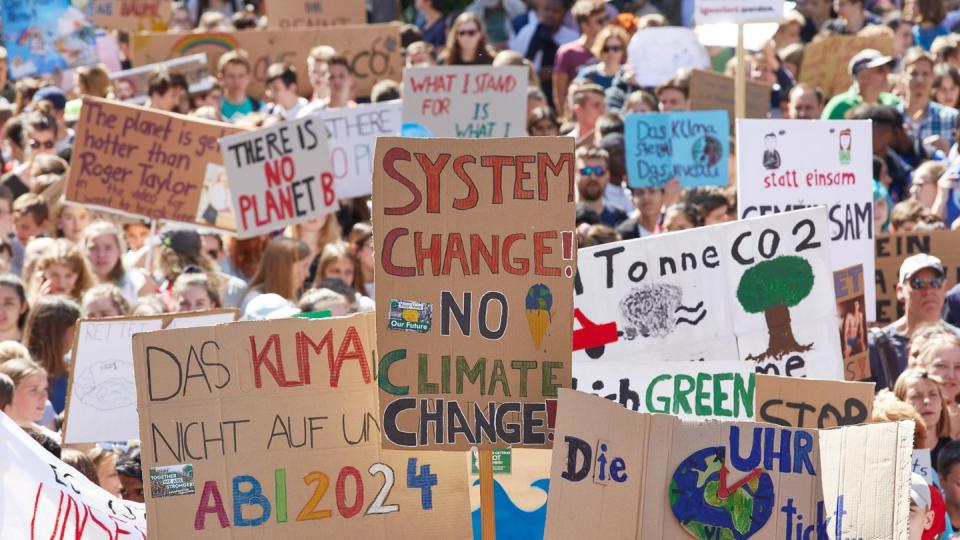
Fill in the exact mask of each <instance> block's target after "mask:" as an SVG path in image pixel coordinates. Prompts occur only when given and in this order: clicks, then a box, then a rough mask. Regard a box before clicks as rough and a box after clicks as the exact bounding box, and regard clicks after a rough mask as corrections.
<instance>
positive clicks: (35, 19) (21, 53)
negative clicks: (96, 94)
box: [0, 0, 98, 79]
mask: <svg viewBox="0 0 960 540" xmlns="http://www.w3.org/2000/svg"><path fill="white" fill-rule="evenodd" d="M0 13H2V14H3V18H2V21H0V22H2V23H3V24H0V31H2V40H0V41H2V44H3V46H4V47H5V48H6V49H7V66H8V68H9V70H10V73H9V75H10V78H11V79H20V78H23V77H34V76H38V75H45V74H49V73H58V72H60V71H63V70H66V69H68V68H74V67H78V66H85V65H89V64H96V63H97V61H98V59H97V54H96V49H95V43H94V42H95V38H96V27H95V26H94V24H93V22H92V21H90V20H89V19H88V18H87V17H86V15H85V14H84V12H83V11H81V10H80V9H78V8H77V7H75V6H74V2H72V1H71V0H41V1H35V2H23V1H20V0H0Z"/></svg>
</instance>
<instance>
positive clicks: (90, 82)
mask: <svg viewBox="0 0 960 540" xmlns="http://www.w3.org/2000/svg"><path fill="white" fill-rule="evenodd" d="M74 73H76V74H77V79H78V80H79V81H80V85H81V88H82V90H81V89H80V88H78V89H77V90H78V93H81V94H83V95H87V96H95V97H98V98H105V97H107V95H108V94H109V93H110V92H111V91H112V87H111V85H110V74H109V73H107V70H106V68H105V67H104V66H103V65H102V64H97V65H95V66H80V67H78V68H77V70H76V71H75V72H74Z"/></svg>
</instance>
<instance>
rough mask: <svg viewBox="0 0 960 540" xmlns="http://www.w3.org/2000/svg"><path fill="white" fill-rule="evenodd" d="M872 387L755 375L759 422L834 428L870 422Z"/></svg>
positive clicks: (854, 383) (866, 384)
mask: <svg viewBox="0 0 960 540" xmlns="http://www.w3.org/2000/svg"><path fill="white" fill-rule="evenodd" d="M873 388H874V385H873V383H863V382H848V381H824V380H817V379H798V378H787V377H778V376H776V375H759V374H758V375H756V390H755V393H754V395H755V396H756V400H757V406H756V409H755V410H756V415H757V421H759V422H767V423H770V424H777V425H781V426H788V427H801V428H812V429H813V428H815V429H822V428H831V427H838V426H853V425H857V424H862V423H865V422H869V421H870V418H871V412H872V411H873Z"/></svg>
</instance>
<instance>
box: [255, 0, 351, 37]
mask: <svg viewBox="0 0 960 540" xmlns="http://www.w3.org/2000/svg"><path fill="white" fill-rule="evenodd" d="M366 22H367V11H366V9H365V4H364V3H363V2H344V1H343V0H270V1H269V2H267V28H269V29H271V30H290V29H293V28H303V27H312V26H320V27H325V26H335V25H342V24H364V23H366Z"/></svg>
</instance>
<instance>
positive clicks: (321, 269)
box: [313, 241, 363, 293]
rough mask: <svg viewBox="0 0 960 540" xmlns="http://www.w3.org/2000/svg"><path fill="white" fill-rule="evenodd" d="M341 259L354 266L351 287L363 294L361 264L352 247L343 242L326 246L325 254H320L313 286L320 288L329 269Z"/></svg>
mask: <svg viewBox="0 0 960 540" xmlns="http://www.w3.org/2000/svg"><path fill="white" fill-rule="evenodd" d="M341 259H344V260H347V261H350V264H352V265H353V283H352V284H351V285H350V287H351V288H353V290H355V291H356V292H358V293H363V283H362V282H363V280H362V279H360V263H359V262H357V259H356V257H354V255H353V253H351V252H350V245H349V244H347V243H346V242H343V241H337V242H331V243H329V244H327V245H326V246H324V248H323V252H322V253H320V261H319V262H318V263H317V275H316V278H315V279H314V280H313V286H314V287H320V282H321V281H323V275H324V274H325V273H326V271H327V267H328V266H330V265H331V264H333V263H334V262H336V261H339V260H341Z"/></svg>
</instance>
